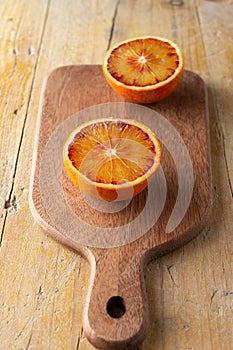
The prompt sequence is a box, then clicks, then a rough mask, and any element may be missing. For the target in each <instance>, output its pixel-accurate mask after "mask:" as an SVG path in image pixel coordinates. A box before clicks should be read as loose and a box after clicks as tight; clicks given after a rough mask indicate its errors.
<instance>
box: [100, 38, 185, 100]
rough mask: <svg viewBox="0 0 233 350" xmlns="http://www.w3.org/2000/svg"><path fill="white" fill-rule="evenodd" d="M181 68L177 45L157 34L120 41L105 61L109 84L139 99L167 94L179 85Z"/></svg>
mask: <svg viewBox="0 0 233 350" xmlns="http://www.w3.org/2000/svg"><path fill="white" fill-rule="evenodd" d="M182 70H183V58H182V54H181V51H180V49H179V48H178V46H177V45H176V44H175V43H173V42H171V41H170V40H168V39H162V38H158V37H141V38H134V39H129V40H126V41H124V42H122V43H119V44H117V45H116V46H115V47H113V48H112V49H110V50H109V51H108V52H107V53H106V55H105V58H104V62H103V72H104V75H105V77H106V79H107V81H108V82H109V84H110V85H111V86H112V87H113V88H114V89H115V90H116V91H117V92H118V93H120V94H121V95H123V96H124V97H125V98H127V99H129V100H131V101H134V102H140V103H151V102H155V101H158V100H160V99H162V98H165V97H167V96H168V95H169V94H170V93H171V92H172V91H173V90H174V89H175V87H176V86H177V84H178V82H179V80H180V78H181V75H182Z"/></svg>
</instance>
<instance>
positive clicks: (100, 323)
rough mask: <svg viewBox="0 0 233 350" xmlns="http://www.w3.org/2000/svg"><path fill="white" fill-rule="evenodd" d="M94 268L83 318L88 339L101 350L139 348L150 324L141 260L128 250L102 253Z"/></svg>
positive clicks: (96, 257)
mask: <svg viewBox="0 0 233 350" xmlns="http://www.w3.org/2000/svg"><path fill="white" fill-rule="evenodd" d="M127 253H128V254H129V255H130V256H127ZM123 256H124V259H123ZM91 267H92V273H91V281H90V286H89V290H88V295H87V300H86V304H85V307H84V317H83V327H84V334H85V336H86V337H87V338H88V340H89V341H90V343H92V345H94V346H95V347H96V348H97V349H100V350H110V349H112V350H118V349H121V350H124V349H127V350H129V349H135V348H136V347H137V346H138V345H140V344H141V343H142V341H143V340H144V338H145V333H146V329H147V325H148V312H147V302H146V292H145V283H144V276H143V266H142V263H141V259H140V257H139V256H138V255H137V254H134V255H133V256H132V251H131V252H130V253H129V252H127V247H125V249H122V248H120V249H119V248H118V249H109V250H106V251H103V250H102V252H101V255H100V256H99V257H98V256H95V258H93V259H92V261H91Z"/></svg>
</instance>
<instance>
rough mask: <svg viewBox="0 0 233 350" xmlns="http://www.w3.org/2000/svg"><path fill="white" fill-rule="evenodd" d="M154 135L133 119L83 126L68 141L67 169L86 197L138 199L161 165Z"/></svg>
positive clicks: (92, 121)
mask: <svg viewBox="0 0 233 350" xmlns="http://www.w3.org/2000/svg"><path fill="white" fill-rule="evenodd" d="M160 154H161V151H160V144H159V141H158V139H157V137H156V136H155V135H154V133H153V132H152V131H151V130H150V129H149V128H148V127H147V126H145V125H143V124H141V123H139V122H138V121H136V120H133V119H118V118H104V119H95V120H90V121H88V122H86V123H84V124H82V125H79V126H78V127H77V128H76V129H75V130H74V131H73V132H72V133H71V134H70V136H69V137H68V139H67V141H66V143H65V145H64V149H63V158H64V165H65V169H66V171H67V174H68V176H69V177H70V179H71V180H72V182H73V183H74V184H75V185H76V186H78V187H79V188H80V189H81V191H83V192H84V193H87V194H90V195H93V196H96V197H100V198H102V199H104V200H106V201H115V200H116V201H119V200H126V199H130V198H132V197H134V196H135V195H137V194H138V193H139V192H141V191H142V190H143V189H144V188H145V187H147V185H148V181H149V180H150V179H151V178H152V176H153V174H154V173H155V171H156V169H157V168H158V166H159V163H160Z"/></svg>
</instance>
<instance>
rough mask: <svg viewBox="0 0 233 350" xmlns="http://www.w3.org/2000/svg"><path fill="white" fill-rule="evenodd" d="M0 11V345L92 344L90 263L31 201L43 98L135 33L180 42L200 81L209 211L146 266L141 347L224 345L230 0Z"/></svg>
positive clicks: (7, 0) (8, 5)
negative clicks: (60, 79)
mask: <svg viewBox="0 0 233 350" xmlns="http://www.w3.org/2000/svg"><path fill="white" fill-rule="evenodd" d="M0 18H1V21H0V36H1V41H0V78H1V79H0V91H1V93H0V132H1V138H0V155H1V157H0V230H1V231H0V232H1V236H0V350H26V349H29V350H30V349H31V350H51V349H62V350H91V349H94V347H93V346H92V345H91V344H90V343H89V342H88V340H87V339H86V337H85V335H84V333H83V327H82V313H83V308H84V304H85V300H86V295H87V289H88V285H89V279H90V267H89V264H88V262H86V261H85V260H84V259H83V258H82V257H81V256H80V255H78V254H77V253H76V252H74V251H72V250H70V249H68V248H66V247H64V246H62V245H61V244H59V243H57V242H56V241H55V240H53V239H52V238H51V237H50V236H49V235H47V234H46V233H45V232H44V231H43V229H42V228H40V227H39V226H38V225H37V224H36V222H35V220H34V218H33V216H32V214H31V211H30V209H29V204H28V194H29V186H30V176H31V169H32V157H33V148H34V140H35V130H36V125H37V116H38V108H39V101H40V95H41V88H42V84H43V81H44V78H45V77H46V76H47V75H48V74H49V73H50V72H51V71H52V70H53V69H55V68H57V67H60V66H66V65H80V64H101V63H102V60H103V56H104V54H105V52H106V50H107V49H108V48H109V47H111V46H112V45H114V44H116V43H117V42H119V41H121V40H124V39H127V38H130V37H136V36H142V35H154V36H161V37H165V38H169V39H171V40H173V41H175V42H176V43H177V44H178V45H179V46H180V48H181V49H182V52H183V55H184V62H185V69H187V70H191V71H193V72H195V73H197V74H198V75H199V76H200V77H201V78H202V79H203V80H204V81H205V84H206V87H207V95H208V101H209V105H208V109H209V132H210V145H211V168H212V192H213V208H212V211H211V214H210V218H209V221H208V224H207V226H206V228H205V229H204V231H203V232H201V233H200V235H199V236H198V237H197V238H195V239H194V240H192V241H191V242H189V243H188V244H186V245H184V246H183V247H181V248H179V249H177V250H175V251H173V252H172V253H169V254H167V255H165V256H163V257H160V258H157V259H154V260H152V261H151V262H150V263H149V265H148V266H147V267H146V269H145V281H146V293H147V298H148V305H149V319H150V325H149V329H148V332H147V336H146V339H145V341H144V342H143V344H142V345H140V347H139V348H138V349H141V350H231V349H232V344H233V240H232V233H233V109H232V101H233V74H232V61H233V45H232V39H233V37H232V33H233V1H232V0H216V1H213V0H212V1H201V0H150V1H149V0H145V1H144V0H143V1H140V0H102V1H98V0H92V1H91V0H87V1H84V0H80V1H75V0H14V1H13V0H1V1H0ZM197 210H198V208H197ZM97 317H98V315H97Z"/></svg>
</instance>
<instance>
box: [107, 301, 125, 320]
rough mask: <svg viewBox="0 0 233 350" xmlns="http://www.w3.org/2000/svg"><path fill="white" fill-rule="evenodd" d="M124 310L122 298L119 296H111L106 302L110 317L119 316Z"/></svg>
mask: <svg viewBox="0 0 233 350" xmlns="http://www.w3.org/2000/svg"><path fill="white" fill-rule="evenodd" d="M125 312H126V308H125V303H124V299H123V298H122V297H119V296H114V297H111V298H110V299H109V300H108V302H107V313H108V314H109V316H110V317H112V318H121V317H122V316H123V315H124V314H125Z"/></svg>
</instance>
